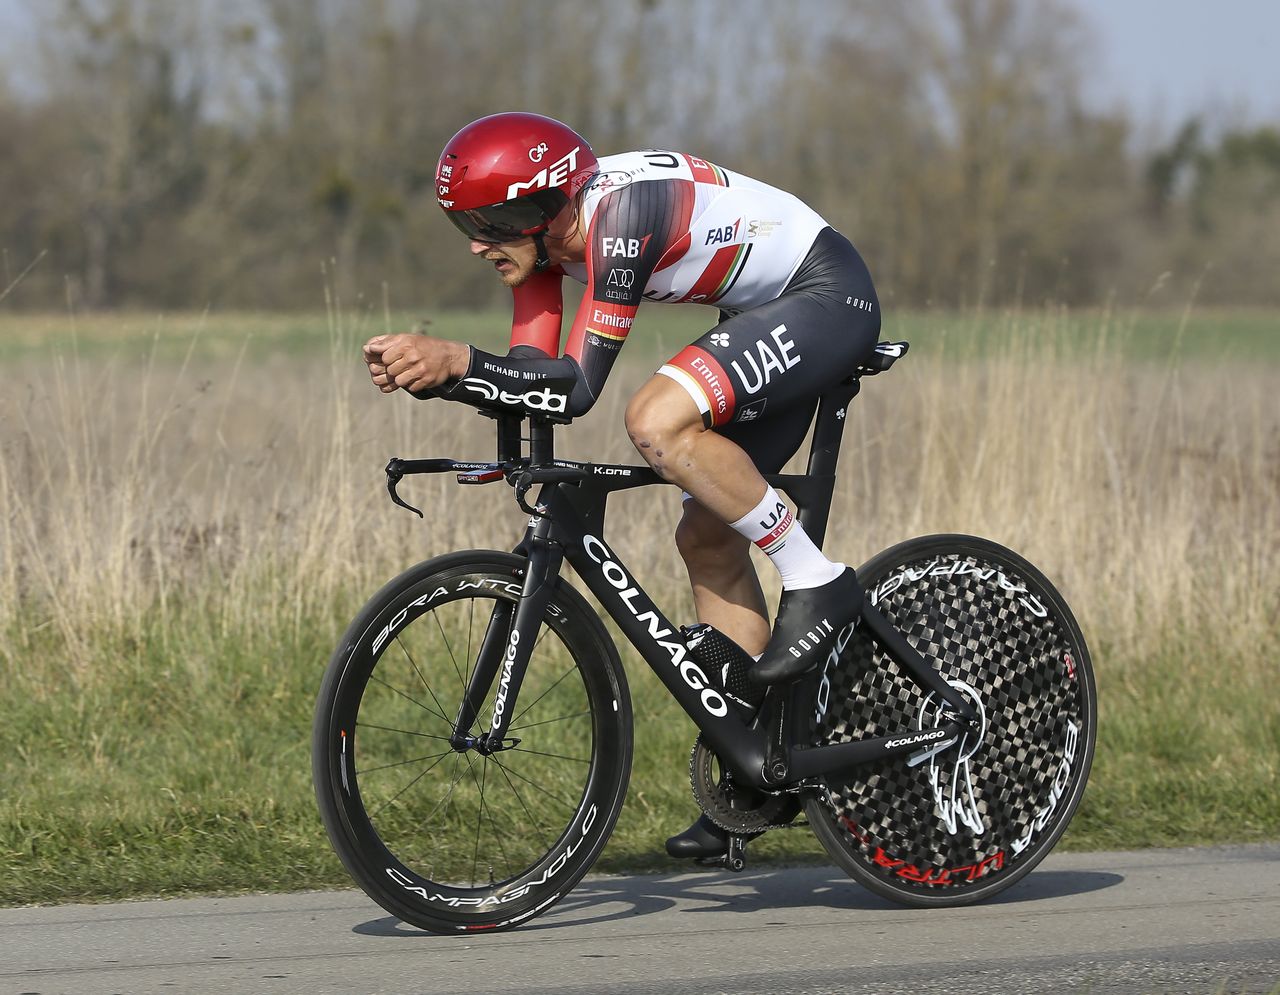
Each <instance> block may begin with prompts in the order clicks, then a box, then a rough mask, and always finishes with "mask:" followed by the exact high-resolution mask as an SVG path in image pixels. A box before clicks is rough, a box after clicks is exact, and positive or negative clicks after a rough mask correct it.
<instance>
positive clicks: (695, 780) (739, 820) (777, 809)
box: [689, 736, 800, 836]
mask: <svg viewBox="0 0 1280 995" xmlns="http://www.w3.org/2000/svg"><path fill="white" fill-rule="evenodd" d="M689 783H690V784H691V785H692V786H693V797H694V800H695V801H696V802H697V803H698V807H699V808H701V809H702V812H703V814H704V815H705V816H706V817H707V818H708V819H710V820H711V821H712V822H714V823H715V824H716V825H717V826H719V827H720V828H721V829H723V830H725V831H727V832H730V833H734V834H735V835H739V836H742V835H746V834H752V833H762V832H764V831H765V830H766V829H785V828H788V827H789V826H790V825H791V824H792V823H791V820H792V819H794V818H795V817H796V815H797V814H798V813H799V811H800V802H799V799H798V798H796V796H795V795H793V794H786V793H780V794H766V793H765V792H763V791H757V790H756V789H755V788H751V787H748V786H747V785H739V784H734V783H733V775H732V774H731V773H730V772H729V771H727V770H725V768H724V767H723V765H722V764H721V763H720V759H719V758H718V757H717V756H716V755H715V754H714V753H712V752H711V750H710V749H708V748H707V746H706V744H705V743H703V742H702V737H701V736H699V737H698V738H697V739H695V740H694V741H693V750H692V751H691V752H690V753H689Z"/></svg>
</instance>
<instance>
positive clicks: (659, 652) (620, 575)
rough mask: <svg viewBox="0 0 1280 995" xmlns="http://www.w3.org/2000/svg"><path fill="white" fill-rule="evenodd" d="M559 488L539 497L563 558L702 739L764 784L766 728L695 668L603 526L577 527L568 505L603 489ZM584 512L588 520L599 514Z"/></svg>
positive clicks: (592, 499)
mask: <svg viewBox="0 0 1280 995" xmlns="http://www.w3.org/2000/svg"><path fill="white" fill-rule="evenodd" d="M566 490H568V488H564V487H560V486H555V485H551V486H548V487H546V488H544V489H543V491H542V494H541V495H540V500H542V501H545V502H546V504H547V509H548V513H549V517H550V519H551V520H552V521H553V522H554V526H553V529H552V533H553V534H552V536H551V538H553V539H554V540H555V541H556V542H558V543H560V544H562V545H563V548H564V557H565V559H566V560H568V561H569V563H570V564H572V565H573V568H574V570H576V571H577V572H578V575H579V576H580V577H581V578H582V580H583V583H585V584H586V585H587V587H588V588H589V589H590V591H591V593H592V594H594V595H595V596H596V598H597V599H599V601H600V603H601V604H602V605H603V606H604V608H605V611H606V612H607V613H608V614H609V615H610V616H611V617H612V618H613V620H614V622H616V623H617V625H618V628H620V629H621V630H622V632H623V634H624V635H625V636H626V637H627V639H628V641H630V643H631V644H632V645H633V646H634V647H635V648H636V651H637V652H639V654H640V655H641V656H642V657H644V659H645V662H647V663H648V664H649V666H650V667H651V668H652V670H653V672H654V673H655V674H657V676H658V679H659V680H660V681H662V683H663V684H664V685H665V686H666V688H667V690H668V691H670V692H671V695H672V697H673V698H675V700H676V701H677V702H679V704H680V707H681V708H683V709H684V711H685V713H686V714H687V715H688V716H689V718H691V719H692V720H693V722H694V724H695V725H696V726H697V727H698V728H699V729H700V730H701V731H702V735H703V737H704V739H705V740H706V742H707V745H708V746H710V748H711V749H712V750H714V751H715V753H716V754H717V755H718V756H719V757H720V758H721V760H722V761H723V762H725V763H726V764H728V765H729V766H730V767H731V768H732V769H733V770H734V773H735V774H737V775H739V776H740V777H742V778H743V779H744V780H745V781H747V782H748V783H750V784H752V785H755V786H757V787H762V788H763V787H767V785H766V783H765V782H764V780H763V777H762V774H761V771H762V768H763V766H764V761H765V754H766V750H767V742H768V733H767V730H765V729H764V728H757V727H751V726H748V725H747V724H746V723H745V722H744V721H743V719H742V718H741V717H740V716H739V714H738V713H737V712H736V711H735V710H734V709H733V708H732V707H731V706H730V705H729V704H728V703H727V702H726V700H725V699H724V697H723V696H722V695H721V693H720V692H719V690H718V689H717V688H716V687H715V685H714V684H713V682H712V681H711V679H710V678H709V677H708V675H707V674H706V673H705V672H704V671H703V670H702V669H701V667H699V666H698V662H697V661H696V660H695V659H694V657H693V654H692V653H691V652H690V651H689V647H688V646H687V645H686V644H685V640H684V636H683V634H682V633H681V632H680V630H679V628H678V627H677V626H675V625H673V624H672V623H671V621H670V620H669V619H667V617H666V616H665V615H664V614H663V613H662V610H661V609H660V608H659V607H658V606H657V605H656V604H654V603H653V600H652V599H651V598H650V597H649V595H648V594H646V593H645V591H644V588H642V587H641V586H640V584H639V582H638V581H636V579H635V578H634V577H632V576H631V574H630V572H629V571H628V570H627V568H626V567H624V566H623V565H622V562H621V560H620V559H619V558H618V556H617V555H616V554H615V553H614V552H613V550H612V549H610V548H609V545H608V544H607V543H606V542H605V541H604V537H603V535H601V534H600V532H601V531H602V530H601V529H598V528H597V529H595V530H593V531H588V529H587V528H586V527H584V524H583V516H582V515H581V514H580V513H579V508H577V507H575V504H579V503H581V504H583V505H586V506H587V507H588V508H590V507H591V506H594V507H595V508H600V506H601V505H603V502H604V499H605V497H606V495H607V493H608V491H607V490H606V489H604V488H601V489H596V488H592V487H586V488H583V489H582V491H579V493H577V494H574V495H573V499H569V498H568V497H567V496H566V495H565V491H566ZM573 490H574V491H578V490H579V489H578V488H573ZM583 492H585V493H583ZM587 517H588V518H590V519H592V520H593V522H592V524H593V525H595V524H597V523H600V522H601V520H602V518H603V515H602V514H601V515H595V514H590V515H588V516H587ZM540 524H541V523H540ZM533 531H535V532H536V531H539V530H537V529H535V530H533Z"/></svg>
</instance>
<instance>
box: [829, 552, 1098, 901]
mask: <svg viewBox="0 0 1280 995" xmlns="http://www.w3.org/2000/svg"><path fill="white" fill-rule="evenodd" d="M858 576H859V578H860V580H861V581H862V584H863V586H864V587H865V589H866V591H867V597H868V598H869V599H870V600H871V602H872V603H873V604H874V605H875V606H876V607H877V608H878V609H879V610H880V611H881V612H882V613H884V615H885V616H886V617H887V618H888V620H889V622H890V623H891V624H892V625H893V626H894V627H895V628H897V629H898V630H899V631H900V632H902V633H903V634H904V635H905V636H906V637H907V640H908V642H910V643H911V644H912V646H914V647H915V649H916V650H917V652H919V653H920V654H921V655H922V656H923V657H924V658H925V660H926V661H927V662H928V663H929V664H930V665H931V666H933V667H934V668H935V669H936V670H937V671H938V672H939V673H940V674H941V675H942V676H943V677H944V678H946V679H947V681H948V682H949V683H950V684H951V686H952V687H954V688H956V689H957V690H958V691H959V692H960V693H961V694H962V695H963V696H964V697H965V698H966V699H967V700H968V701H969V702H970V703H971V704H972V705H974V707H975V709H976V710H977V711H978V713H979V716H980V721H979V723H978V726H977V728H975V729H974V730H971V731H970V732H968V733H967V734H965V735H964V736H962V737H961V738H960V739H959V740H958V741H950V742H949V743H947V744H946V745H945V746H944V747H943V748H942V749H935V751H934V752H932V753H930V752H929V749H928V748H927V746H922V748H921V750H919V751H917V752H916V753H915V754H912V755H910V756H903V757H899V758H896V759H894V760H892V761H889V762H888V763H885V764H884V765H882V766H879V767H875V766H868V767H862V768H859V769H857V770H855V771H852V772H849V773H847V774H843V775H839V776H827V777H825V778H822V779H820V785H819V788H818V790H817V791H816V792H814V794H813V795H812V796H811V797H810V799H809V801H808V802H807V803H806V809H807V811H808V815H809V820H810V823H811V824H812V826H813V828H814V832H815V834H816V835H817V836H818V839H819V840H820V841H821V842H822V844H823V846H824V847H825V848H826V850H827V852H828V853H829V854H830V855H831V857H832V859H833V860H835V861H836V862H837V863H838V864H839V865H840V866H841V867H842V868H843V869H844V870H845V871H847V872H848V873H849V874H850V876H852V877H853V878H855V879H856V880H857V881H859V882H860V883H861V884H863V885H865V886H866V887H868V888H869V889H871V890H872V891H874V892H876V893H877V894H880V895H883V896H884V897H886V898H889V899H892V900H894V901H897V902H901V903H904V904H907V905H915V906H949V905H962V904H967V903H969V902H976V901H980V900H982V899H985V898H989V897H990V896H991V895H994V894H995V893H996V892H998V891H1000V890H1002V889H1004V888H1006V887H1008V886H1009V885H1011V884H1013V883H1014V882H1015V881H1017V880H1018V879H1020V878H1021V877H1022V876H1023V875H1025V874H1027V873H1028V872H1029V871H1030V870H1031V869H1032V868H1033V867H1034V866H1035V865H1036V864H1037V863H1039V861H1040V860H1042V859H1043V858H1044V856H1045V855H1046V854H1047V853H1048V852H1049V851H1050V850H1051V849H1052V848H1053V845H1054V844H1055V843H1056V842H1057V841H1058V839H1059V838H1060V837H1061V835H1062V833H1063V832H1064V831H1065V830H1066V827H1067V824H1068V823H1069V822H1070V820H1071V816H1072V815H1073V814H1074V812H1075V810H1076V807H1077V805H1079V803H1080V798H1081V795H1082V794H1083V792H1084V787H1085V782H1086V781H1087V779H1088V775H1089V768H1090V765H1091V763H1092V760H1093V751H1094V743H1095V739H1096V735H1097V728H1096V726H1097V697H1096V691H1095V686H1094V680H1093V669H1092V665H1091V663H1090V659H1089V652H1088V648H1087V647H1086V645H1085V642H1084V638H1083V636H1082V635H1081V633H1080V629H1079V626H1078V625H1077V624H1076V621H1075V618H1074V617H1073V616H1072V614H1071V611H1070V609H1069V608H1068V607H1067V604H1066V602H1065V601H1064V600H1063V599H1062V597H1061V595H1059V594H1058V592H1057V591H1056V590H1055V589H1054V588H1053V586H1052V585H1051V584H1050V583H1049V581H1048V580H1047V579H1046V578H1045V577H1044V576H1043V574H1041V573H1040V571H1038V570H1037V569H1036V568H1035V567H1033V566H1032V565H1031V564H1029V563H1028V562H1027V561H1026V560H1024V559H1023V558H1022V557H1020V556H1018V555H1017V554H1015V553H1013V552H1012V551H1010V550H1008V549H1005V548H1004V547H1002V546H1000V545H998V544H996V543H993V542H990V541H988V540H985V539H978V538H974V537H970V536H925V537H922V538H919V539H913V540H910V541H908V542H905V543H902V544H900V545H898V546H895V547H893V548H892V549H889V550H886V551H885V552H883V553H881V554H879V555H878V556H876V557H874V558H873V559H872V560H870V561H869V562H868V563H867V564H865V565H864V566H863V567H862V568H861V569H860V570H859V571H858ZM808 680H810V681H811V682H812V688H813V700H814V701H815V702H816V704H815V708H814V710H813V713H812V718H811V729H810V733H811V738H810V742H811V743H813V744H815V745H827V744H834V743H843V742H849V741H852V740H858V739H866V738H870V737H876V736H887V735H891V734H893V733H895V732H901V731H910V732H915V731H919V730H928V729H931V728H934V727H936V726H937V725H940V724H941V723H942V721H943V718H942V716H943V705H942V702H941V701H940V700H939V699H938V697H937V696H936V695H934V694H932V693H928V692H925V691H922V690H921V689H920V688H919V686H918V685H916V683H915V682H914V681H912V680H911V679H910V678H909V677H908V676H906V675H905V674H904V673H903V671H902V670H901V668H899V667H898V665H897V663H895V662H894V661H893V660H892V659H891V658H890V657H889V656H888V655H887V654H886V653H885V652H884V651H883V650H882V649H881V648H880V647H878V646H877V645H876V644H875V643H874V642H872V640H871V639H870V638H869V637H868V636H867V635H866V634H865V632H864V631H863V630H862V629H861V628H859V629H856V630H854V633H853V635H852V637H851V638H850V639H849V641H848V643H847V645H846V646H845V648H844V651H843V652H842V653H840V654H839V655H838V657H837V658H836V659H835V660H834V661H832V662H829V663H828V665H827V666H826V667H825V668H824V669H823V670H822V671H820V672H819V673H818V674H815V675H813V676H811V677H810V678H808Z"/></svg>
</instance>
